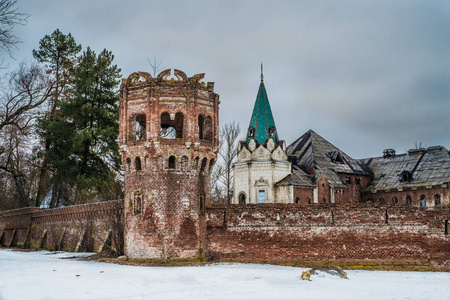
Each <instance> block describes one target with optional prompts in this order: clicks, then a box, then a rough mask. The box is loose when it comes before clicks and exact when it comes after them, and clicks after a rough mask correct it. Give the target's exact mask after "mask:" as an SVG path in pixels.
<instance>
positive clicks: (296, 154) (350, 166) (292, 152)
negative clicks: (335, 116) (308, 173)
mask: <svg viewBox="0 0 450 300" xmlns="http://www.w3.org/2000/svg"><path fill="white" fill-rule="evenodd" d="M287 155H288V157H289V160H290V161H291V162H292V163H293V164H296V165H298V166H299V167H300V168H302V169H304V170H308V169H314V171H315V173H316V174H317V175H320V174H323V175H324V176H325V177H326V178H327V180H328V182H329V184H330V185H332V186H334V187H346V186H347V185H346V184H345V183H344V182H343V181H342V179H341V177H340V176H339V173H346V174H355V175H371V172H370V170H369V169H367V168H366V167H365V165H364V164H362V163H360V162H359V161H358V160H356V159H353V158H351V157H350V156H348V155H347V154H345V153H344V152H342V151H341V150H339V149H338V148H337V147H335V146H334V145H333V144H331V143H330V142H328V141H327V140H325V139H324V138H323V137H321V136H320V135H318V134H317V133H315V132H314V131H312V130H309V131H307V132H306V133H305V134H304V135H302V136H301V137H299V138H298V139H297V140H296V141H295V142H293V143H292V144H290V145H289V146H288V148H287Z"/></svg>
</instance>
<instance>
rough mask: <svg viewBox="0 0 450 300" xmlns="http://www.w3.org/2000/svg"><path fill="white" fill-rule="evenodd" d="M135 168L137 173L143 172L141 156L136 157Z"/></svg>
mask: <svg viewBox="0 0 450 300" xmlns="http://www.w3.org/2000/svg"><path fill="white" fill-rule="evenodd" d="M134 167H135V168H136V171H140V170H142V168H141V159H140V157H139V156H136V158H135V159H134Z"/></svg>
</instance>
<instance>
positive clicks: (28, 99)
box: [0, 63, 53, 132]
mask: <svg viewBox="0 0 450 300" xmlns="http://www.w3.org/2000/svg"><path fill="white" fill-rule="evenodd" d="M52 88H53V83H52V82H51V81H49V80H48V79H47V78H46V76H45V74H44V72H43V71H42V69H41V68H39V66H37V65H31V66H30V67H28V66H27V65H26V64H24V63H22V64H21V65H20V66H19V69H18V70H17V71H15V72H12V73H11V74H10V75H9V80H8V83H7V84H6V86H3V87H1V91H0V92H1V93H2V95H0V132H1V131H2V130H3V129H4V128H5V127H6V126H15V127H17V128H18V129H19V130H25V129H27V128H29V127H30V126H32V125H34V120H35V117H36V115H37V113H38V111H37V108H38V107H39V106H40V105H42V104H43V103H44V102H45V101H46V100H47V99H48V98H49V97H50V94H51V92H52Z"/></svg>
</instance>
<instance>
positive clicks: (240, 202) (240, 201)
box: [239, 193, 245, 204]
mask: <svg viewBox="0 0 450 300" xmlns="http://www.w3.org/2000/svg"><path fill="white" fill-rule="evenodd" d="M239 204H245V194H244V193H241V194H239Z"/></svg>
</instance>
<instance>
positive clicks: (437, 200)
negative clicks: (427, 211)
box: [434, 194, 441, 206]
mask: <svg viewBox="0 0 450 300" xmlns="http://www.w3.org/2000/svg"><path fill="white" fill-rule="evenodd" d="M440 205H441V195H439V194H436V195H434V206H440Z"/></svg>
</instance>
